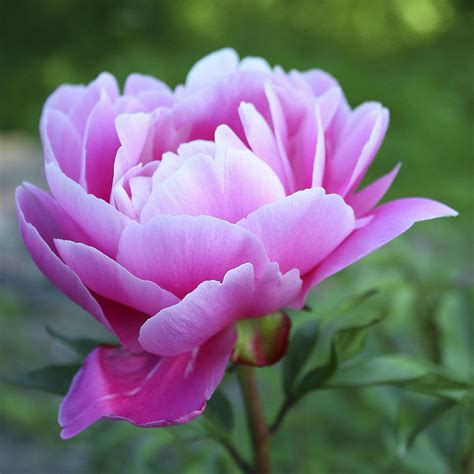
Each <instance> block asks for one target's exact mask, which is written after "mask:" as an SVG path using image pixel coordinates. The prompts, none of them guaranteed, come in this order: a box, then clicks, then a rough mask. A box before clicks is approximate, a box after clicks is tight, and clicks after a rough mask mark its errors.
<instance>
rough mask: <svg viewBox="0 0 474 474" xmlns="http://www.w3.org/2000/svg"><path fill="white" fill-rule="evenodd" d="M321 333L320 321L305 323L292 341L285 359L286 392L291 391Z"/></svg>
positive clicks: (284, 382)
mask: <svg viewBox="0 0 474 474" xmlns="http://www.w3.org/2000/svg"><path fill="white" fill-rule="evenodd" d="M318 335H319V321H317V320H311V321H307V322H305V323H303V324H302V325H301V326H300V327H299V328H298V329H297V330H296V332H295V334H294V335H293V337H292V338H291V341H290V346H289V348H288V353H287V355H286V357H285V359H284V360H283V367H282V371H283V388H284V390H285V393H286V394H289V393H291V391H292V389H293V386H294V384H295V382H296V379H297V378H298V375H299V374H300V373H301V371H302V370H303V368H304V365H305V363H306V362H307V360H308V359H309V356H310V355H311V353H312V351H313V349H314V346H315V345H316V341H317V340H318Z"/></svg>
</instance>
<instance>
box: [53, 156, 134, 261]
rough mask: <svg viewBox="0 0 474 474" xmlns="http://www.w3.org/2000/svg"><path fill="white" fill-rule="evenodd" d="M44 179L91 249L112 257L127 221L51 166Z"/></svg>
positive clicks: (55, 167)
mask: <svg viewBox="0 0 474 474" xmlns="http://www.w3.org/2000/svg"><path fill="white" fill-rule="evenodd" d="M46 178H47V180H48V184H49V187H50V189H51V192H52V194H53V196H54V197H55V199H56V201H57V202H58V204H59V205H60V206H61V207H62V208H63V209H64V210H65V211H66V213H67V214H68V215H69V216H70V217H71V219H73V220H74V221H75V222H76V223H77V224H78V225H79V226H80V228H81V229H82V230H83V232H85V233H86V234H87V236H88V237H89V239H90V241H91V242H92V243H93V244H94V247H97V248H98V249H99V250H101V251H102V252H104V253H105V254H107V255H109V256H114V255H115V254H116V252H117V246H118V241H119V239H120V235H121V233H122V230H123V229H124V228H125V225H126V224H127V222H128V221H129V219H128V218H127V217H125V216H124V215H123V214H121V213H120V212H118V211H117V210H116V209H115V208H114V207H113V206H111V205H110V204H108V203H106V202H105V201H103V200H102V199H98V198H97V197H95V196H92V195H90V194H87V193H86V192H85V191H84V189H82V187H81V186H80V185H79V184H77V183H75V182H74V181H72V180H70V179H69V178H67V176H65V175H64V174H63V173H62V172H61V170H60V169H59V168H58V167H57V166H56V165H55V164H53V163H49V164H47V165H46Z"/></svg>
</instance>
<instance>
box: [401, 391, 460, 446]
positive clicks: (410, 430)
mask: <svg viewBox="0 0 474 474" xmlns="http://www.w3.org/2000/svg"><path fill="white" fill-rule="evenodd" d="M454 406H456V402H455V401H453V400H441V401H436V402H434V403H432V404H430V406H429V407H428V408H427V409H425V410H424V411H422V412H421V414H417V415H415V414H414V413H405V416H404V413H402V415H401V419H400V430H401V433H400V434H401V440H400V446H399V452H400V454H401V455H404V453H405V452H406V451H407V449H409V448H410V447H411V446H412V444H413V443H414V442H415V440H416V438H417V437H418V435H419V434H421V433H422V432H423V431H425V430H426V429H427V428H429V427H430V426H431V425H432V424H433V423H434V422H435V421H436V420H438V418H440V417H441V416H442V415H444V414H445V413H446V412H447V411H449V410H450V409H451V408H453V407H454Z"/></svg>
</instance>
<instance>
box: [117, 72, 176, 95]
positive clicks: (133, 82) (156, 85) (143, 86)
mask: <svg viewBox="0 0 474 474" xmlns="http://www.w3.org/2000/svg"><path fill="white" fill-rule="evenodd" d="M144 91H160V92H167V93H171V89H170V88H169V87H168V86H167V85H166V84H165V83H164V82H162V81H160V80H158V79H155V78H154V77H152V76H146V75H144V74H130V75H129V76H128V77H127V80H126V81H125V87H124V94H125V95H138V94H140V92H144Z"/></svg>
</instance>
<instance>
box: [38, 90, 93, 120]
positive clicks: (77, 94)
mask: <svg viewBox="0 0 474 474" xmlns="http://www.w3.org/2000/svg"><path fill="white" fill-rule="evenodd" d="M85 90H86V87H85V86H83V85H72V84H63V85H61V86H59V87H58V88H57V89H56V90H55V91H54V92H53V93H52V94H51V95H50V96H49V97H48V99H47V100H46V103H45V104H44V107H43V113H45V112H46V111H47V110H48V109H51V110H58V111H60V112H63V113H64V114H67V115H68V114H69V112H70V111H71V110H72V109H73V108H74V107H75V106H76V104H77V103H78V102H79V101H81V100H82V98H83V97H84V92H85Z"/></svg>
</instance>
